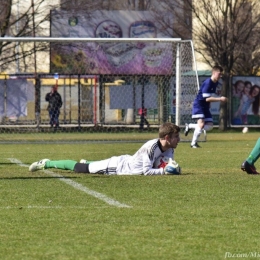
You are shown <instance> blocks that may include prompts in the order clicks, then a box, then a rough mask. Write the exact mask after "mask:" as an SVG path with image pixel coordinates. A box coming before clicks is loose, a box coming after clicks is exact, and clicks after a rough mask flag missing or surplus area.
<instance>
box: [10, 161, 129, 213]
mask: <svg viewBox="0 0 260 260" xmlns="http://www.w3.org/2000/svg"><path fill="white" fill-rule="evenodd" d="M8 160H9V161H10V162H12V163H15V164H18V165H19V166H22V167H27V168H28V167H29V165H26V164H23V163H22V162H21V161H19V160H17V159H16V158H8ZM43 171H44V172H45V173H47V174H48V175H50V176H53V177H56V178H59V180H60V181H63V182H65V183H66V184H68V185H70V186H72V187H73V188H75V189H77V190H80V191H83V192H85V193H87V194H89V195H91V196H93V197H95V198H97V199H100V200H102V201H104V202H106V203H107V204H109V205H111V206H116V207H119V208H132V207H131V206H129V205H126V204H123V203H120V202H118V201H116V200H114V199H111V198H109V197H107V196H106V195H104V194H102V193H99V192H97V191H94V190H90V189H89V188H87V187H85V186H83V185H82V184H80V183H77V182H75V181H73V180H71V179H67V178H65V177H64V176H62V175H60V174H57V173H54V172H52V171H49V170H43Z"/></svg>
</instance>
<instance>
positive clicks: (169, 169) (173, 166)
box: [163, 158, 181, 175]
mask: <svg viewBox="0 0 260 260" xmlns="http://www.w3.org/2000/svg"><path fill="white" fill-rule="evenodd" d="M163 171H164V174H167V175H170V174H174V175H179V174H181V167H180V166H179V164H178V163H177V162H175V161H173V160H172V159H171V158H170V159H169V162H168V164H167V165H166V166H165V167H164V169H163Z"/></svg>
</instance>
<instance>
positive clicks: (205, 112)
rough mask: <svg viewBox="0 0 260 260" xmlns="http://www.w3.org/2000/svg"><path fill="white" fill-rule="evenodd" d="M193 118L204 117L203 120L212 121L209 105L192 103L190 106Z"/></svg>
mask: <svg viewBox="0 0 260 260" xmlns="http://www.w3.org/2000/svg"><path fill="white" fill-rule="evenodd" d="M192 118H193V119H200V118H201V119H204V121H205V122H213V119H212V115H211V113H210V110H209V107H203V106H201V105H200V104H197V103H194V105H193V108H192Z"/></svg>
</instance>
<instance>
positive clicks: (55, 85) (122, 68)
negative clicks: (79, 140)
mask: <svg viewBox="0 0 260 260" xmlns="http://www.w3.org/2000/svg"><path fill="white" fill-rule="evenodd" d="M0 44H1V46H2V48H1V56H0V66H1V71H2V74H1V75H0V76H1V79H0V91H1V97H0V98H1V99H2V100H1V102H0V104H1V105H0V106H1V107H0V131H1V133H6V134H7V133H8V134H10V133H13V134H14V133H16V134H20V133H34V134H33V135H31V138H36V139H37V138H40V139H41V138H48V135H46V133H49V134H52V133H54V132H55V133H57V132H61V133H71V134H72V133H77V132H84V131H86V132H91V133H97V135H98V133H102V135H100V140H107V139H109V138H110V137H111V136H112V139H113V140H116V139H120V140H121V139H123V137H122V136H127V135H125V133H135V134H134V135H133V138H132V139H133V140H139V139H142V136H144V135H143V133H146V134H147V133H151V134H153V136H156V134H155V133H157V132H158V127H159V125H160V124H162V123H164V122H173V123H175V124H177V125H179V126H181V127H184V125H185V123H186V122H189V121H190V120H191V111H192V102H193V100H194V97H195V95H196V93H197V90H198V75H197V69H196V62H195V56H194V50H193V43H192V41H188V40H187V41H184V40H180V39H168V38H161V39H160V38H91V39H90V38H11V37H10V38H9V37H7V38H1V39H0ZM3 71H6V73H3ZM52 89H55V90H57V92H58V93H59V94H60V97H61V100H62V105H60V106H59V109H56V110H55V109H54V110H53V111H51V110H50V109H51V106H52V104H51V102H50V101H49V100H48V98H47V95H48V94H49V93H51V91H52ZM40 133H45V135H44V137H43V135H39V134H40ZM113 133H116V135H114V136H113V135H112V134H113ZM121 134H122V135H121ZM71 136H72V135H71ZM116 136H117V137H116ZM134 136H135V137H134ZM13 137H14V135H12V136H11V138H10V139H12V138H13ZM17 138H18V137H17ZM61 138H62V137H61ZM73 138H74V137H72V139H73ZM84 138H85V139H86V136H84ZM96 138H98V137H96ZM126 138H127V140H129V136H128V137H126ZM144 138H146V139H147V135H145V137H144ZM184 138H185V137H184V136H182V139H184ZM74 139H75V138H74ZM130 139H131V138H130ZM0 141H1V140H0Z"/></svg>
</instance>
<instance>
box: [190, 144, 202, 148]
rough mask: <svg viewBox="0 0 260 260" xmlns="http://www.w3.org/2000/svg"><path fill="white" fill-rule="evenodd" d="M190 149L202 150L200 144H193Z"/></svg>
mask: <svg viewBox="0 0 260 260" xmlns="http://www.w3.org/2000/svg"><path fill="white" fill-rule="evenodd" d="M190 147H191V148H201V146H199V145H198V143H195V144H191V145H190Z"/></svg>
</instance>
